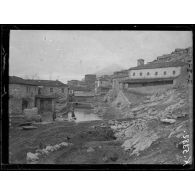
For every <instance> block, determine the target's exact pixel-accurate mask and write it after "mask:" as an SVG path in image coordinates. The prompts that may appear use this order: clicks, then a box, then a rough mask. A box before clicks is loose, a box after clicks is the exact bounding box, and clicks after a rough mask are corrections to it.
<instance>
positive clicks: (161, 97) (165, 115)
mask: <svg viewBox="0 0 195 195" xmlns="http://www.w3.org/2000/svg"><path fill="white" fill-rule="evenodd" d="M186 91H187V90H186V89H185V90H183V89H175V88H172V89H168V90H166V91H165V90H162V91H160V92H159V91H158V92H157V93H155V94H153V95H151V96H147V97H146V98H145V100H144V101H142V102H140V103H139V104H132V105H131V106H130V107H125V108H123V109H121V113H122V114H123V118H131V121H122V122H119V121H116V120H112V121H109V122H108V124H109V125H110V128H111V129H112V130H113V132H114V135H115V137H116V138H117V139H118V140H121V141H123V144H122V148H123V149H124V150H125V151H128V152H129V154H130V156H131V155H134V154H136V155H139V154H140V152H141V151H143V150H145V149H147V148H149V147H150V146H151V144H152V143H153V142H155V141H156V140H158V139H159V138H161V137H162V136H163V137H164V136H167V138H172V137H175V138H176V139H177V138H178V139H179V138H181V137H182V136H183V135H184V132H187V131H189V128H188V127H187V124H189V120H188V118H186V117H188V115H189V102H188V98H187V97H188V95H187V94H186ZM179 119H181V120H179ZM183 120H185V121H184V122H182V121H183ZM154 121H156V122H154ZM149 123H150V124H153V125H149ZM156 125H158V126H156ZM167 127H169V128H167ZM187 129H188V130H187ZM165 131H166V133H165ZM167 132H168V133H167Z"/></svg>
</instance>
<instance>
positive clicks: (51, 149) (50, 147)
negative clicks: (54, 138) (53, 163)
mask: <svg viewBox="0 0 195 195" xmlns="http://www.w3.org/2000/svg"><path fill="white" fill-rule="evenodd" d="M45 149H46V150H47V151H48V152H49V151H51V152H53V151H54V148H53V146H47V147H46V148H45Z"/></svg>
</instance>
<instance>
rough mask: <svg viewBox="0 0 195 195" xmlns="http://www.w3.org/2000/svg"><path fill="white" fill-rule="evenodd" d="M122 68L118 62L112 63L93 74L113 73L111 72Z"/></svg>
mask: <svg viewBox="0 0 195 195" xmlns="http://www.w3.org/2000/svg"><path fill="white" fill-rule="evenodd" d="M122 69H124V68H123V67H122V66H120V65H118V64H112V65H110V66H106V67H105V68H103V69H101V70H99V71H97V72H95V73H94V74H96V75H97V76H102V75H111V74H113V72H115V71H120V70H122Z"/></svg>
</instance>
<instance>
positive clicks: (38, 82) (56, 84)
mask: <svg viewBox="0 0 195 195" xmlns="http://www.w3.org/2000/svg"><path fill="white" fill-rule="evenodd" d="M27 81H29V82H31V83H33V84H35V85H38V86H48V87H65V86H67V85H66V84H64V83H62V82H61V81H58V80H56V81H53V80H30V79H28V80H27Z"/></svg>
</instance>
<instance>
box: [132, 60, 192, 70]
mask: <svg viewBox="0 0 195 195" xmlns="http://www.w3.org/2000/svg"><path fill="white" fill-rule="evenodd" d="M185 65H188V64H187V63H185V62H181V61H171V62H155V63H148V64H146V65H142V66H136V67H133V68H130V69H129V70H141V69H154V68H167V67H178V66H185Z"/></svg>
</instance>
